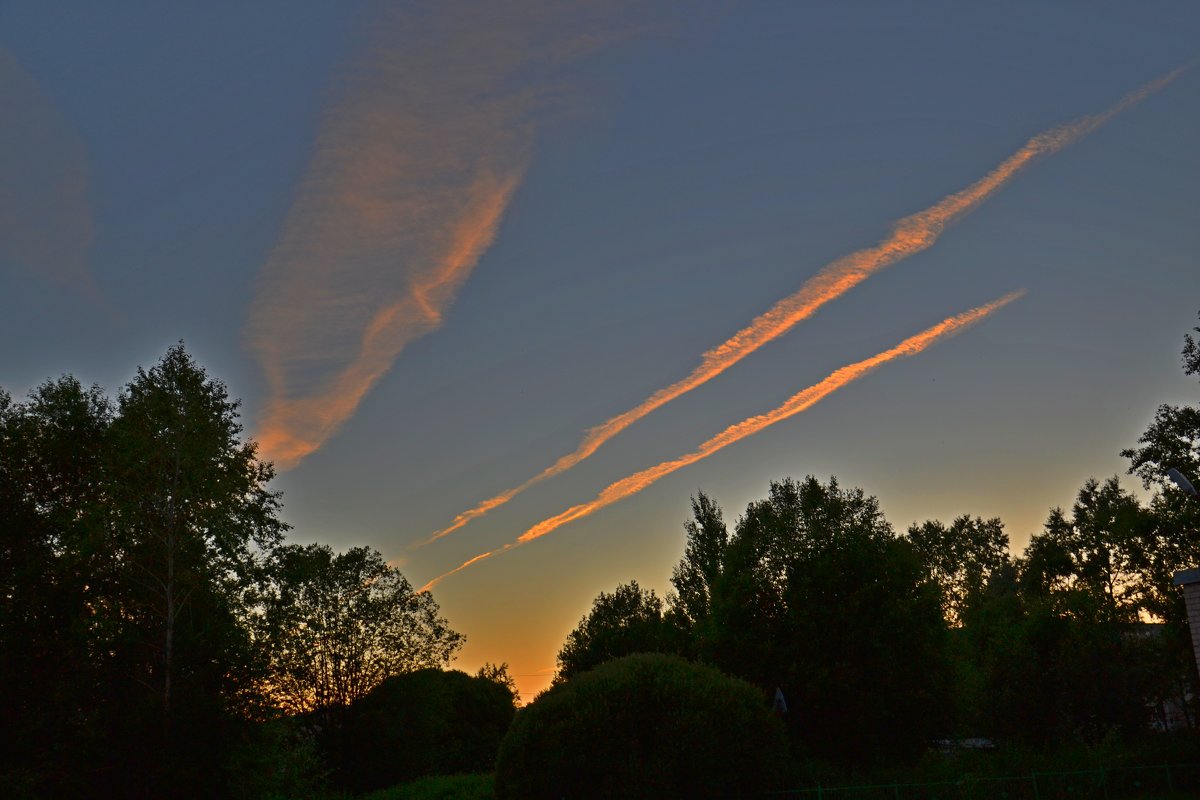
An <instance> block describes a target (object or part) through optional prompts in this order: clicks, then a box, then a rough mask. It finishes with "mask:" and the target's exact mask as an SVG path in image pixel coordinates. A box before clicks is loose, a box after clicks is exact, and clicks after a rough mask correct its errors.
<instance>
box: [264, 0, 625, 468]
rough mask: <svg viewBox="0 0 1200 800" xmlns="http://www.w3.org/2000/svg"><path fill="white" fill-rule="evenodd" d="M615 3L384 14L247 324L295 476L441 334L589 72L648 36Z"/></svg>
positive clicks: (268, 437)
mask: <svg viewBox="0 0 1200 800" xmlns="http://www.w3.org/2000/svg"><path fill="white" fill-rule="evenodd" d="M612 16H613V10H612V9H610V8H609V7H608V4H587V3H584V4H562V3H555V2H539V1H537V0H529V1H528V2H521V3H511V4H508V3H505V4H495V3H487V2H479V1H478V0H473V1H472V0H445V2H439V3H435V4H429V5H427V6H423V7H418V8H411V7H406V8H404V9H400V10H396V9H388V8H382V7H381V8H380V9H379V17H378V18H376V19H374V20H373V25H372V31H373V38H372V39H371V41H370V42H369V46H368V47H367V48H366V55H365V56H364V57H363V58H361V59H360V60H359V61H358V62H357V63H355V64H353V65H351V67H350V68H349V69H347V70H345V74H344V75H342V76H341V82H340V87H341V91H340V99H339V100H338V101H337V102H336V103H335V104H334V105H333V106H332V107H331V108H330V110H329V111H328V112H327V113H326V114H325V116H324V118H323V119H322V122H321V126H320V130H319V134H318V137H317V142H316V146H315V150H314V154H313V156H312V160H311V162H310V164H309V166H308V169H307V172H306V174H305V176H304V178H303V180H302V181H301V184H300V186H299V188H298V190H297V192H296V197H295V200H294V202H293V205H292V207H291V209H290V210H289V212H288V214H287V217H286V218H285V220H284V223H283V227H282V230H281V233H280V236H279V238H278V241H277V243H276V244H275V246H274V248H273V249H272V251H271V253H270V254H269V256H268V258H267V260H266V263H265V264H264V266H263V269H262V274H261V276H260V280H259V286H258V290H257V295H256V298H255V300H254V303H253V304H252V306H251V310H250V316H249V320H248V323H247V326H246V331H245V334H246V340H247V344H248V346H249V348H250V349H251V350H252V351H253V353H254V354H255V355H256V357H257V358H258V361H259V362H260V364H261V365H262V369H263V373H264V375H265V377H266V381H267V389H268V396H267V398H266V401H265V403H264V407H263V409H262V412H261V414H260V416H259V427H258V430H257V432H256V438H257V439H258V442H259V446H260V451H261V454H262V456H263V457H264V458H266V459H268V460H272V461H274V462H275V463H276V465H277V466H278V467H279V468H281V469H289V468H291V467H294V466H295V465H296V464H298V463H300V461H301V460H302V459H304V458H305V457H306V456H308V455H310V454H311V453H313V452H314V451H315V450H317V449H318V448H320V447H321V445H322V444H323V443H324V442H325V441H326V440H328V439H329V437H330V436H332V435H333V434H334V432H335V431H337V429H338V428H339V427H340V426H341V425H342V424H343V423H345V422H346V420H348V419H349V418H350V417H351V416H352V415H353V414H354V412H355V410H356V409H357V408H358V405H359V403H360V402H361V401H362V398H363V396H364V395H365V394H366V393H367V392H368V391H369V390H370V389H371V387H372V386H373V385H374V384H375V383H376V382H377V381H378V380H379V379H380V377H381V376H383V375H384V374H385V373H386V372H387V371H388V369H390V367H391V366H392V364H393V363H394V361H395V360H396V358H397V356H398V355H399V354H400V352H401V351H402V350H403V349H404V348H405V347H406V346H407V345H408V344H409V343H410V342H412V341H413V340H415V339H417V338H419V337H421V336H424V335H425V334H427V333H429V332H431V331H433V330H436V329H437V328H438V327H440V326H441V325H442V324H443V322H444V321H445V318H446V314H447V312H448V311H449V309H450V306H451V304H452V303H453V301H454V298H455V296H456V294H457V293H458V291H459V289H460V288H461V287H462V285H463V283H464V282H465V281H466V280H467V278H468V277H469V276H470V274H471V271H472V270H473V269H474V268H475V266H476V264H478V262H479V259H480V257H481V256H482V255H483V254H484V253H485V252H486V251H487V249H488V247H490V246H491V244H492V242H493V241H494V239H495V237H496V234H497V231H498V229H499V227H500V224H501V221H502V219H503V216H504V212H505V209H506V208H507V207H508V204H509V202H510V201H511V200H512V197H513V194H514V192H515V191H516V189H517V188H518V186H519V184H520V182H521V179H522V177H523V175H524V172H525V168H526V165H527V163H528V160H529V155H530V152H531V150H532V147H533V142H534V137H535V134H536V130H537V127H538V124H537V123H538V121H539V119H540V117H541V115H542V114H543V113H544V112H545V111H546V110H547V109H548V108H550V107H551V106H552V105H559V104H561V103H563V102H564V101H565V98H566V97H567V96H568V95H569V91H567V88H568V87H566V86H565V84H564V79H563V77H562V75H561V72H562V70H563V69H565V67H566V65H567V64H568V63H569V62H571V61H572V60H577V59H579V58H583V57H586V56H588V55H590V54H591V53H593V52H595V51H596V50H597V49H599V48H601V47H603V46H605V45H606V43H610V42H612V41H614V40H617V39H621V38H624V37H627V36H629V35H632V34H633V33H634V32H635V31H633V30H631V29H618V28H617V27H616V26H614V25H612V24H611V22H612Z"/></svg>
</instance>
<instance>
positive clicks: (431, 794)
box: [359, 774, 496, 800]
mask: <svg viewBox="0 0 1200 800" xmlns="http://www.w3.org/2000/svg"><path fill="white" fill-rule="evenodd" d="M495 797H496V795H495V792H493V791H492V776H491V774H484V775H431V776H429V777H428V778H421V779H420V780H416V781H413V782H412V783H405V784H403V785H401V786H393V787H391V788H390V789H380V790H379V791H377V792H371V793H370V794H365V795H363V796H362V797H361V798H359V800H495Z"/></svg>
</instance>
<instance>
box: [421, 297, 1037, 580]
mask: <svg viewBox="0 0 1200 800" xmlns="http://www.w3.org/2000/svg"><path fill="white" fill-rule="evenodd" d="M1024 294H1025V291H1024V290H1023V289H1022V290H1020V291H1016V292H1011V293H1009V294H1007V295H1005V296H1004V297H1001V298H1000V299H999V300H995V301H993V302H991V303H988V304H986V305H982V306H979V307H977V308H973V309H971V310H970V311H966V312H964V313H962V314H958V315H956V316H953V317H949V318H947V319H944V320H942V321H941V322H939V323H938V324H937V325H934V326H933V327H931V328H927V329H926V330H924V331H922V332H920V333H918V334H916V335H915V336H910V337H909V338H907V339H905V340H904V341H902V342H900V344H898V345H896V346H895V347H892V348H890V349H888V350H885V351H883V352H882V353H878V354H876V355H873V356H871V357H870V358H865V359H863V360H862V361H856V362H855V363H853V364H849V365H847V366H844V367H841V368H840V369H837V370H835V371H834V372H832V373H830V374H829V376H828V377H826V378H825V379H824V380H822V381H820V382H819V383H816V384H813V385H812V386H809V387H808V388H807V389H803V390H802V391H800V392H797V393H796V394H794V395H792V397H791V398H789V399H788V400H787V402H785V403H784V404H783V405H781V406H779V407H778V408H775V409H774V410H772V411H769V412H767V413H765V414H759V415H758V416H754V417H749V418H747V419H744V420H742V421H741V422H739V423H737V424H735V425H730V426H729V427H728V428H726V429H725V430H723V431H721V432H720V433H718V434H717V435H716V436H713V437H712V438H710V439H709V440H707V441H706V442H704V443H703V444H701V445H700V446H699V447H698V448H697V449H696V450H694V451H692V452H691V453H688V454H686V455H683V456H680V457H679V458H676V459H672V460H670V461H663V462H661V463H659V464H656V465H655V466H653V467H649V468H648V469H644V470H642V471H641V472H635V473H634V474H632V475H630V476H628V477H625V478H622V479H621V480H619V481H617V482H616V483H613V484H610V485H609V486H608V487H607V488H605V489H604V491H602V492H600V494H598V495H597V496H596V498H595V499H593V500H590V501H588V502H586V503H580V504H578V505H575V506H572V507H570V508H568V509H567V510H566V511H563V512H561V513H559V514H556V515H555V516H553V517H549V518H548V519H545V520H542V521H541V522H539V523H537V524H536V525H534V526H533V527H531V528H529V529H528V530H527V531H525V533H523V534H521V535H520V536H519V537H517V539H516V540H515V541H512V542H508V543H507V544H505V545H503V546H501V547H498V548H496V549H495V550H490V551H487V552H485V553H481V554H479V555H477V556H475V557H474V558H471V559H469V560H467V561H465V562H463V563H462V564H460V565H459V566H457V567H455V568H454V569H452V570H450V571H449V572H446V573H443V574H442V575H439V576H438V577H436V578H434V579H433V580H431V581H429V582H428V583H426V584H425V585H424V586H422V587H421V589H420V590H419V591H422V592H425V591H428V590H429V589H431V588H432V587H434V586H435V585H437V584H438V583H440V582H441V581H442V580H444V579H446V578H448V577H450V576H451V575H454V574H456V573H458V572H461V571H462V570H464V569H466V568H467V567H470V566H471V565H472V564H476V563H478V562H480V561H482V560H484V559H486V558H490V557H491V556H494V555H498V554H500V553H503V552H505V551H508V550H512V549H513V548H516V547H520V546H521V545H523V544H527V543H529V542H531V541H533V540H534V539H539V538H541V537H542V536H545V535H546V534H548V533H551V532H553V531H555V530H557V529H558V528H560V527H562V526H563V525H566V524H567V523H568V522H574V521H575V520H577V519H582V518H583V517H586V516H589V515H591V514H594V513H596V512H597V511H599V510H600V509H602V508H605V507H607V506H610V505H612V504H613V503H616V502H618V501H620V500H624V499H625V498H627V497H630V496H632V495H635V494H637V493H638V492H640V491H642V490H643V489H646V488H648V487H649V486H651V485H653V484H654V483H655V482H657V481H658V480H659V479H661V478H664V477H666V476H667V475H670V474H671V473H672V472H675V471H676V470H679V469H682V468H684V467H687V466H690V465H692V464H695V463H696V462H697V461H701V460H703V459H705V458H708V457H709V456H711V455H714V454H715V453H717V452H719V451H721V450H723V449H725V448H726V447H728V446H729V445H731V444H734V443H736V442H740V441H741V440H742V439H745V438H747V437H749V436H753V435H754V434H756V433H758V432H759V431H762V430H764V429H765V428H768V427H770V426H771V425H774V424H775V423H777V422H782V421H783V420H785V419H788V418H790V417H793V416H795V415H796V414H799V413H801V412H802V411H805V410H807V409H809V408H811V407H812V406H814V405H816V404H817V403H818V402H820V401H821V400H823V399H824V398H826V397H828V396H829V395H831V394H833V393H834V392H836V391H837V390H838V389H841V388H842V387H843V386H846V385H847V384H849V383H852V382H853V381H856V380H858V379H859V378H861V377H863V376H864V375H866V374H867V373H869V372H872V371H873V370H875V369H877V368H878V367H880V366H882V365H883V364H886V363H887V362H889V361H892V360H894V359H897V358H907V357H909V356H914V355H916V354H917V353H920V352H921V351H923V350H925V349H927V348H928V347H930V346H931V345H933V344H934V343H935V342H937V341H939V340H941V339H945V338H947V337H949V336H952V335H954V334H956V333H959V332H961V331H962V330H964V329H965V328H967V327H969V326H971V325H974V324H975V323H976V322H979V321H980V320H982V319H983V318H984V317H987V316H988V315H990V314H992V313H993V312H995V311H997V310H999V309H1000V308H1003V307H1004V306H1006V305H1008V304H1009V303H1011V302H1013V301H1014V300H1016V299H1017V298H1019V297H1021V296H1022V295H1024Z"/></svg>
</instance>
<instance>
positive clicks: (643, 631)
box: [554, 581, 674, 683]
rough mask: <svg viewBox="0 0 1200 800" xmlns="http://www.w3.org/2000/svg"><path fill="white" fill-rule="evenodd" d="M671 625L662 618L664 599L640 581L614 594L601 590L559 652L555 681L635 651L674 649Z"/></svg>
mask: <svg viewBox="0 0 1200 800" xmlns="http://www.w3.org/2000/svg"><path fill="white" fill-rule="evenodd" d="M673 646H674V642H673V637H672V636H671V631H670V628H669V626H668V624H667V622H666V620H665V619H664V618H663V601H662V599H661V598H660V597H658V596H657V595H655V594H654V590H652V589H642V588H641V587H640V586H638V584H637V581H630V582H629V583H627V584H622V585H620V586H618V587H617V588H616V590H615V591H613V593H612V594H605V593H604V592H601V593H600V595H599V596H598V597H597V598H596V599H595V600H594V601H593V602H592V610H591V611H589V612H588V613H587V615H586V616H584V617H583V619H581V620H579V625H578V626H576V628H575V630H573V631H571V633H570V634H568V635H567V641H566V642H565V643H564V644H563V647H562V650H560V651H559V653H558V672H557V674H556V675H555V676H554V681H555V683H562V682H563V681H566V680H567V679H569V678H571V677H573V676H575V675H578V674H579V673H581V672H586V671H587V670H589V669H592V668H593V667H596V666H599V665H600V664H602V663H604V662H605V661H609V660H611V659H614V658H620V657H621V656H627V655H630V654H632V653H662V652H671V651H672V649H673Z"/></svg>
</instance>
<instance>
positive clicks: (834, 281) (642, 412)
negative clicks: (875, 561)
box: [422, 67, 1184, 544]
mask: <svg viewBox="0 0 1200 800" xmlns="http://www.w3.org/2000/svg"><path fill="white" fill-rule="evenodd" d="M1183 69H1184V68H1183V67H1180V68H1179V69H1176V70H1174V71H1173V72H1170V73H1168V74H1167V75H1164V76H1162V77H1160V78H1158V79H1156V80H1153V81H1151V82H1149V83H1147V84H1145V85H1144V86H1142V87H1141V88H1139V89H1137V90H1136V91H1134V92H1131V93H1130V94H1127V95H1126V96H1125V97H1123V98H1121V99H1120V100H1119V101H1117V102H1116V103H1115V104H1114V105H1113V106H1111V107H1110V108H1109V109H1107V110H1106V111H1103V112H1101V113H1099V114H1093V115H1090V116H1085V117H1081V118H1080V119H1077V120H1075V121H1073V122H1070V123H1068V124H1066V125H1062V126H1059V127H1057V128H1052V129H1051V130H1048V131H1045V132H1044V133H1040V134H1038V135H1037V136H1034V137H1033V138H1032V139H1030V140H1029V141H1028V142H1026V143H1025V145H1024V146H1023V147H1021V148H1020V149H1019V150H1017V151H1016V152H1015V153H1013V154H1012V155H1011V156H1009V157H1008V158H1006V159H1005V160H1004V161H1003V162H1001V163H1000V165H999V166H997V167H996V168H995V169H993V170H992V171H991V172H989V173H988V174H987V175H985V176H984V177H982V178H980V179H979V180H978V181H976V182H975V183H973V184H971V185H970V186H968V187H966V188H965V189H962V190H961V191H958V192H955V193H954V194H951V195H949V196H947V197H945V198H943V199H942V200H940V201H938V202H937V203H935V204H934V205H932V206H930V207H929V208H927V209H925V210H924V211H920V212H918V213H916V214H912V215H911V216H908V217H905V218H903V219H901V220H900V221H899V222H897V223H896V224H895V225H894V226H893V228H892V232H891V234H890V235H889V236H888V237H887V238H886V239H884V240H883V241H881V242H880V243H879V244H877V245H875V246H874V247H868V248H866V249H863V250H858V251H856V252H854V253H851V254H849V255H847V256H843V257H841V258H839V259H837V260H835V261H832V262H830V263H829V264H827V265H826V266H825V267H823V268H822V269H821V271H820V272H818V273H817V274H816V275H814V276H813V277H812V278H810V279H809V280H808V281H806V282H805V283H804V285H803V286H801V287H800V289H799V290H798V291H796V292H795V293H794V294H791V295H789V296H788V297H785V298H784V299H782V300H780V301H779V302H777V303H776V304H775V305H774V306H772V307H771V308H770V309H769V310H767V311H766V312H764V313H763V314H760V315H759V316H757V317H755V318H754V320H753V321H752V322H751V323H750V324H749V325H747V326H746V327H745V328H742V329H741V330H740V331H738V332H737V333H735V334H734V335H733V336H731V337H729V339H727V340H726V341H724V342H722V343H721V344H719V345H717V346H716V347H714V348H712V349H711V350H709V351H708V352H706V353H704V355H703V356H701V359H700V364H699V366H697V367H696V368H695V369H693V370H692V372H691V374H689V375H688V376H687V377H685V378H683V379H682V380H680V381H676V382H675V383H673V384H671V385H670V386H667V387H665V388H663V389H660V390H658V391H657V392H655V393H654V394H652V395H651V396H650V397H648V398H647V399H646V400H644V401H642V402H641V403H640V404H638V405H637V406H635V407H633V408H631V409H630V410H628V411H626V412H625V413H623V414H618V415H617V416H615V417H613V418H612V419H610V420H608V421H607V422H605V423H603V424H602V425H599V426H597V427H595V428H592V429H590V430H589V431H588V432H587V435H586V436H584V438H583V440H582V441H580V443H579V445H578V446H577V447H576V449H575V450H574V451H573V452H571V453H568V454H567V455H565V456H563V457H562V458H560V459H558V461H556V462H554V463H553V464H552V465H550V466H549V467H547V468H546V469H544V470H542V471H541V472H539V473H538V474H537V475H534V476H533V477H532V478H530V479H529V480H527V481H525V482H524V483H522V484H520V485H519V486H515V487H513V488H511V489H508V490H507V491H504V492H501V493H500V494H497V495H496V496H494V497H492V498H490V499H488V500H485V501H484V502H482V503H480V504H479V505H477V506H475V507H474V508H471V509H469V510H467V511H464V512H462V513H461V514H459V515H458V516H456V517H455V518H454V520H453V521H452V522H451V523H450V524H449V525H447V526H446V527H445V528H442V529H441V530H439V531H436V532H435V533H433V534H432V535H431V536H430V537H429V538H428V539H427V540H426V541H425V542H423V543H422V544H428V543H430V542H433V541H436V540H438V539H440V538H442V537H443V536H447V535H448V534H450V533H453V532H454V531H456V530H458V529H459V528H461V527H463V526H464V525H466V524H467V523H468V522H470V521H472V520H474V519H478V518H479V517H482V516H484V515H485V514H487V513H488V512H489V511H492V510H493V509H496V508H498V507H500V506H502V505H504V504H505V503H507V502H508V501H509V500H512V499H513V498H514V497H516V496H517V495H518V494H520V493H521V492H523V491H525V490H526V489H528V488H530V487H531V486H533V485H535V484H537V483H540V482H541V481H544V480H546V479H547V478H551V477H554V476H555V475H559V474H561V473H563V472H566V471H567V470H569V469H571V468H572V467H574V466H575V465H577V464H579V463H580V462H581V461H583V460H584V459H586V458H588V457H589V456H591V455H592V454H593V453H595V452H596V451H597V450H598V449H600V447H601V445H603V444H604V443H605V442H607V441H608V440H609V439H611V438H613V437H614V436H616V435H617V434H618V433H620V432H621V431H623V430H625V429H626V428H628V427H629V426H630V425H632V424H633V423H635V422H637V421H638V420H640V419H641V418H642V417H645V416H646V415H648V414H650V413H651V412H652V411H654V410H655V409H657V408H659V407H661V406H663V405H666V404H667V403H669V402H671V401H672V400H674V399H675V398H677V397H679V396H680V395H683V394H685V393H687V392H690V391H691V390H693V389H695V388H696V387H698V386H700V385H702V384H704V383H706V382H708V381H710V380H712V379H713V378H715V377H717V376H718V375H720V374H721V373H722V372H724V371H725V370H727V369H729V368H730V367H732V366H733V365H734V364H736V363H738V362H739V361H741V360H742V359H743V358H745V357H746V356H748V355H750V354H751V353H753V352H754V351H755V350H758V349H759V348H760V347H762V346H763V345H765V344H767V343H768V342H771V341H773V340H775V339H778V338H779V337H780V336H783V335H784V334H785V333H787V332H788V331H790V330H791V329H792V328H793V327H795V326H796V325H797V324H799V323H800V322H803V321H804V320H806V319H808V318H809V317H810V316H812V315H813V313H814V312H816V311H817V309H819V308H820V307H821V306H823V305H825V304H826V303H828V302H830V301H831V300H835V299H837V298H838V297H841V296H842V295H843V294H845V293H846V292H848V291H850V290H851V289H852V288H854V287H855V286H857V285H858V284H860V283H862V282H863V281H865V280H866V279H867V278H869V277H871V276H872V275H874V274H875V273H877V272H879V271H880V270H882V269H884V268H886V267H889V266H891V265H892V264H895V263H896V262H897V261H900V260H901V259H905V258H908V257H909V256H912V255H915V254H917V253H920V252H921V251H923V250H927V249H928V248H930V247H932V246H933V244H934V242H936V241H937V240H938V237H940V236H941V234H942V232H943V231H944V230H945V229H946V227H947V226H948V225H949V224H951V223H952V222H955V221H956V220H958V219H961V218H962V217H964V216H966V215H967V214H969V213H970V212H971V211H973V210H974V209H975V208H977V207H978V206H979V205H980V204H981V203H982V202H983V201H984V200H986V199H987V198H988V197H990V196H991V195H992V194H994V193H995V192H996V191H998V190H999V189H1000V188H1001V187H1003V186H1004V185H1005V184H1006V183H1008V182H1009V181H1010V180H1012V178H1013V177H1014V176H1015V175H1016V174H1017V173H1018V172H1020V170H1021V169H1022V168H1024V167H1025V166H1026V165H1028V164H1029V163H1030V162H1031V161H1033V160H1034V159H1036V158H1038V157H1039V156H1044V155H1049V154H1051V153H1054V152H1057V151H1058V150H1061V149H1063V148H1064V147H1066V146H1067V145H1069V144H1071V143H1072V142H1075V141H1077V140H1078V139H1080V138H1081V137H1083V136H1085V135H1086V134H1088V133H1091V132H1092V131H1094V130H1096V129H1097V128H1099V127H1100V126H1101V125H1103V124H1104V123H1106V122H1108V121H1109V120H1110V119H1112V118H1113V117H1115V116H1116V115H1117V114H1120V113H1121V112H1122V111H1125V110H1126V109H1128V108H1130V107H1131V106H1133V105H1135V104H1137V103H1138V102H1140V101H1141V100H1143V99H1144V98H1146V97H1147V96H1149V95H1151V94H1153V93H1154V92H1156V91H1158V90H1159V89H1161V88H1163V87H1164V86H1166V85H1167V84H1168V83H1170V82H1171V81H1173V80H1174V79H1175V78H1176V77H1178V76H1179V74H1180V73H1181V72H1182V71H1183Z"/></svg>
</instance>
